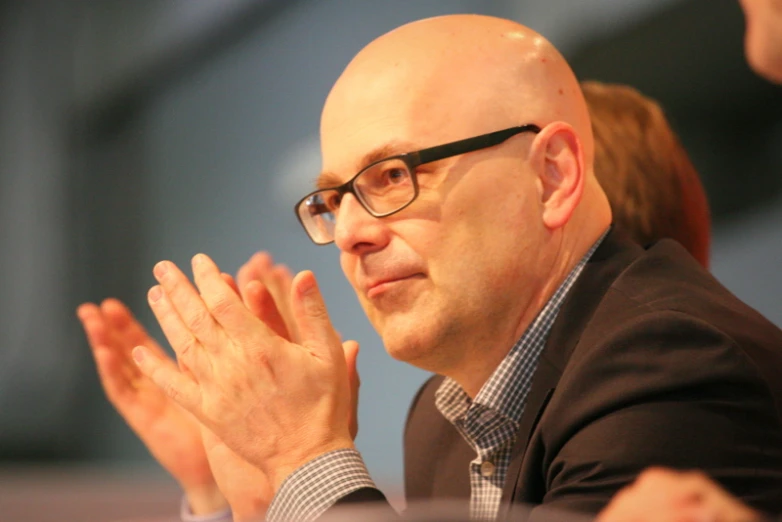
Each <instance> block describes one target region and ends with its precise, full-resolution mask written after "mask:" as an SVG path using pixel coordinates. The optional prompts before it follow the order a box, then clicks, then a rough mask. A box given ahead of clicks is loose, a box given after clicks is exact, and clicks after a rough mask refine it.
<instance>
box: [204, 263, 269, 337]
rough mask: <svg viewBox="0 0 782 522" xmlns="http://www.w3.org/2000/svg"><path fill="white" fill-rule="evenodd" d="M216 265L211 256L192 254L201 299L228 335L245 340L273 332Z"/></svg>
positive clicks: (216, 322) (217, 323) (211, 315)
mask: <svg viewBox="0 0 782 522" xmlns="http://www.w3.org/2000/svg"><path fill="white" fill-rule="evenodd" d="M219 275H220V272H219V269H218V268H217V265H216V264H215V263H214V261H212V260H211V259H210V258H209V256H207V255H205V254H197V255H196V256H194V257H193V279H194V280H195V283H196V285H197V286H198V289H199V291H200V292H201V299H203V301H202V302H203V304H204V305H205V307H206V310H207V312H208V313H209V314H210V317H211V318H212V319H213V320H214V321H215V324H216V325H217V326H218V327H220V328H221V330H222V331H224V332H225V335H227V336H228V337H231V338H234V339H237V340H246V339H249V338H253V337H257V332H258V331H259V330H260V331H261V332H262V335H264V336H271V335H272V332H271V330H270V329H269V328H268V327H267V326H266V325H264V324H263V323H262V322H259V321H258V320H257V318H256V317H255V316H254V315H253V314H252V313H251V312H250V310H248V308H247V307H246V306H245V304H244V303H243V302H242V301H241V299H240V298H239V296H238V295H236V293H235V292H233V291H231V289H230V288H229V287H228V285H226V284H225V282H224V281H223V280H222V278H221V277H219Z"/></svg>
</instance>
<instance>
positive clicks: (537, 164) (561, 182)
mask: <svg viewBox="0 0 782 522" xmlns="http://www.w3.org/2000/svg"><path fill="white" fill-rule="evenodd" d="M531 152H532V157H531V158H530V159H531V164H532V165H533V167H534V168H535V170H536V171H537V174H538V186H539V194H540V198H541V201H540V202H541V208H542V209H543V214H542V218H543V223H544V225H545V226H546V227H547V228H549V229H551V230H554V229H557V228H560V227H562V226H563V225H565V224H566V223H567V222H568V221H569V220H570V217H571V216H572V215H573V211H574V210H575V209H576V207H577V206H578V203H579V201H581V195H582V193H583V191H584V177H585V175H586V171H585V164H584V151H583V149H582V146H581V140H580V139H579V137H578V134H577V133H576V131H575V129H573V127H571V126H570V125H568V124H567V123H564V122H555V123H551V124H549V125H547V126H546V127H544V128H543V130H541V131H540V133H538V135H537V136H536V137H535V140H534V143H533V146H532V151H531Z"/></svg>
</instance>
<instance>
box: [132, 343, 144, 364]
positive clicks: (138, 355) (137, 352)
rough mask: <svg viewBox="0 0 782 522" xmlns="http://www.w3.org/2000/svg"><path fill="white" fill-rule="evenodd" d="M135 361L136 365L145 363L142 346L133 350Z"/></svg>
mask: <svg viewBox="0 0 782 522" xmlns="http://www.w3.org/2000/svg"><path fill="white" fill-rule="evenodd" d="M133 360H134V361H136V364H141V363H142V362H143V361H144V348H142V347H141V346H136V347H135V348H133Z"/></svg>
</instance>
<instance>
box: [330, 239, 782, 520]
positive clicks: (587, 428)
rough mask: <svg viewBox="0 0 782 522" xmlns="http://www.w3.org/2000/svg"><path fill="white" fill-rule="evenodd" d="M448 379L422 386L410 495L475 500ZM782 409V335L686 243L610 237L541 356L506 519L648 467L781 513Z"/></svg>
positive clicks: (370, 494) (583, 507)
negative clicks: (437, 401) (695, 473)
mask: <svg viewBox="0 0 782 522" xmlns="http://www.w3.org/2000/svg"><path fill="white" fill-rule="evenodd" d="M440 382H442V377H438V376H436V377H433V378H432V379H430V380H429V381H427V382H426V383H425V384H424V386H423V387H422V389H421V390H420V391H419V393H418V395H417V396H416V398H415V400H414V402H413V405H412V406H411V410H410V414H409V417H408V422H407V427H406V430H405V489H406V494H407V497H408V500H421V499H433V498H435V499H436V498H454V497H455V498H465V499H469V494H470V485H469V474H468V463H469V462H470V460H472V459H473V458H474V456H475V455H474V453H473V451H472V450H471V449H470V448H469V447H468V446H467V444H466V443H465V442H464V441H463V440H462V438H461V437H460V435H459V434H458V432H456V430H455V429H454V428H453V427H452V426H451V424H450V423H448V421H446V420H445V419H444V418H443V417H442V415H441V414H440V413H439V412H438V411H437V409H436V408H435V407H434V392H435V391H436V389H437V387H438V386H439V384H440ZM780 412H782V331H780V330H779V329H778V328H776V327H775V326H773V325H772V324H771V323H769V322H768V321H767V320H766V319H764V318H763V317H762V316H761V315H760V314H758V313H757V312H756V311H754V310H753V309H751V308H750V307H748V306H747V305H745V304H744V303H742V302H741V301H739V300H738V299H737V298H736V297H735V296H733V295H732V294H731V293H730V292H729V291H728V290H726V289H725V288H724V287H723V286H722V285H720V284H719V283H718V282H717V281H716V280H715V279H714V278H713V277H712V276H711V275H710V274H709V273H708V272H706V271H705V270H703V269H702V268H701V267H700V265H698V263H697V262H696V261H694V260H693V259H692V258H691V257H690V256H689V255H688V254H687V253H686V251H685V250H684V249H683V248H682V247H681V246H680V245H678V244H677V243H675V242H673V241H670V240H664V241H661V242H659V243H657V244H656V245H654V246H653V247H651V248H649V249H648V250H644V249H642V248H641V247H639V246H637V245H635V244H633V243H630V242H626V241H625V240H623V239H622V238H620V237H619V234H618V233H616V232H611V233H609V235H608V236H607V237H606V238H605V240H604V241H603V243H602V245H601V246H600V247H599V248H598V250H597V251H596V252H595V254H594V255H593V256H592V258H591V259H590V261H589V262H588V263H587V265H586V267H585V269H584V271H583V272H582V274H581V276H580V277H579V279H578V280H577V281H576V283H575V285H574V287H573V288H572V289H571V291H570V293H569V295H568V297H567V298H566V300H565V302H564V303H563V305H562V308H561V309H560V312H559V315H558V317H557V319H556V321H555V323H554V325H553V327H552V330H551V333H550V335H549V338H548V341H547V343H546V348H545V349H544V351H543V353H542V354H541V357H540V361H539V364H538V368H537V371H536V373H535V376H534V379H533V383H532V388H531V390H530V393H529V396H528V398H527V404H526V408H525V410H524V414H523V416H522V418H521V427H520V429H519V432H518V436H517V440H516V444H515V447H514V448H513V454H512V461H511V465H510V469H509V470H508V474H507V478H506V483H505V488H504V492H503V503H502V507H501V515H502V513H503V512H504V511H505V510H507V509H508V508H509V507H510V504H511V502H514V503H515V502H524V503H531V504H544V505H546V507H547V508H563V509H569V510H574V511H583V512H597V511H599V510H600V509H601V508H602V507H603V506H604V505H605V504H607V503H608V501H609V500H610V498H611V497H612V496H613V495H614V494H615V493H616V492H617V491H618V490H619V489H620V488H622V487H623V486H625V485H627V484H629V483H630V482H632V481H633V479H634V478H635V477H636V476H637V475H638V473H640V472H641V471H642V470H644V469H645V468H647V467H649V466H669V467H673V468H680V469H689V468H698V469H701V470H704V471H705V472H706V473H708V474H709V475H710V476H711V477H713V478H714V479H716V480H717V481H719V482H720V483H721V484H722V485H723V486H724V487H726V488H727V489H728V490H729V491H731V492H732V493H733V494H735V495H737V496H738V497H739V498H741V499H742V500H744V501H745V502H747V503H748V504H749V505H751V506H753V507H755V508H757V509H760V510H763V511H766V512H773V513H779V512H780V511H782V424H781V423H780ZM372 498H382V496H380V495H379V492H374V491H373V490H362V491H359V492H356V493H354V494H353V495H351V496H350V497H349V498H346V499H344V500H345V501H351V500H369V499H372ZM533 513H534V511H533Z"/></svg>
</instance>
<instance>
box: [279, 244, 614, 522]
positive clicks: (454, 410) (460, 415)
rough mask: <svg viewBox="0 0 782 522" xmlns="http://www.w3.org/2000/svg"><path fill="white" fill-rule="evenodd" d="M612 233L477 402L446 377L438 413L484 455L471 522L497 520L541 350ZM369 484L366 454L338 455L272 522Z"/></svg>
mask: <svg viewBox="0 0 782 522" xmlns="http://www.w3.org/2000/svg"><path fill="white" fill-rule="evenodd" d="M607 233H608V231H606V232H604V233H603V235H602V236H601V237H600V239H598V240H597V241H596V242H595V244H594V245H592V248H590V249H589V251H588V252H587V253H586V255H584V257H583V258H582V259H581V260H580V261H579V263H578V264H577V265H576V266H575V268H573V270H572V271H571V272H570V274H568V276H567V277H566V278H565V281H564V282H563V283H562V284H561V285H560V286H559V288H557V290H556V292H554V295H552V296H551V298H550V299H549V300H548V302H547V303H546V305H545V306H544V307H543V310H541V312H540V313H539V314H538V316H537V317H536V318H535V320H534V321H533V322H532V324H531V325H530V326H529V327H528V328H527V330H526V331H525V332H524V334H523V335H522V336H521V339H519V340H518V342H516V344H515V345H514V346H513V348H511V350H510V352H509V353H508V355H507V356H506V357H505V359H503V361H502V362H501V363H500V365H499V366H498V367H497V369H496V370H495V371H494V373H493V374H492V376H491V377H490V378H489V380H488V381H486V383H485V384H484V385H483V387H482V388H481V390H480V392H479V393H478V395H477V396H476V397H475V400H473V401H471V400H470V398H469V396H468V395H467V393H466V392H465V391H464V390H463V389H462V388H461V387H460V386H459V385H458V384H456V382H454V381H453V380H451V379H445V381H443V384H441V385H440V388H438V390H437V392H436V398H435V404H436V406H437V408H438V409H439V410H440V412H441V413H442V414H443V416H445V418H446V419H448V420H449V421H450V422H451V423H453V425H454V426H455V427H456V429H457V430H458V431H459V432H460V433H461V434H462V436H463V437H464V438H465V439H466V440H467V442H468V443H469V444H470V446H472V447H473V448H474V449H475V451H476V453H477V456H476V458H475V460H473V461H472V462H471V463H470V469H469V473H470V481H471V485H472V495H471V499H470V515H471V517H472V518H475V519H478V520H493V519H494V518H495V517H496V516H497V511H498V509H499V506H500V499H501V497H502V487H503V485H504V483H505V475H506V473H507V471H508V465H509V464H510V454H511V449H512V447H513V443H514V442H515V438H516V433H517V432H518V429H519V420H520V419H521V414H522V413H523V412H524V405H525V403H526V399H527V394H528V393H529V389H530V386H531V384H532V376H533V374H534V373H535V369H536V368H537V364H538V358H539V356H540V352H541V351H542V350H543V347H544V346H545V344H546V338H547V337H548V334H549V332H550V330H551V325H552V324H553V323H554V319H555V318H556V317H557V313H558V312H559V309H560V307H561V306H562V302H563V301H564V299H565V296H566V295H567V293H568V291H569V290H570V288H571V287H572V286H573V284H574V283H575V281H576V279H577V278H578V276H579V274H581V271H582V270H583V269H584V266H586V263H587V261H588V260H589V258H590V257H591V256H592V254H593V253H594V252H595V250H597V247H598V246H599V245H600V243H601V242H602V241H603V238H604V237H605V236H606V234H607ZM482 470H483V472H482ZM365 487H370V488H374V487H376V486H375V484H374V482H373V481H372V479H371V478H370V476H369V473H368V472H367V468H366V465H365V464H364V461H363V459H362V458H361V455H360V454H359V452H358V451H356V450H348V449H345V450H335V451H331V452H329V453H325V454H323V455H321V456H320V457H317V458H316V459H314V460H311V461H310V462H308V463H307V464H305V465H303V466H301V467H300V468H298V469H297V470H296V471H294V472H293V473H292V474H291V475H290V476H288V478H287V479H285V481H284V482H283V483H282V486H281V487H280V489H279V491H277V494H276V495H275V496H274V499H272V503H271V505H270V506H269V511H268V512H267V514H266V520H267V521H268V522H289V521H294V520H295V521H297V522H299V521H301V522H308V521H310V520H315V519H316V518H318V516H320V515H321V514H323V513H324V512H325V511H326V510H327V509H328V508H329V507H331V505H332V504H334V503H335V502H336V501H337V500H338V499H340V498H342V497H344V496H346V495H348V494H350V493H352V492H353V491H356V490H358V489H361V488H365Z"/></svg>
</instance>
